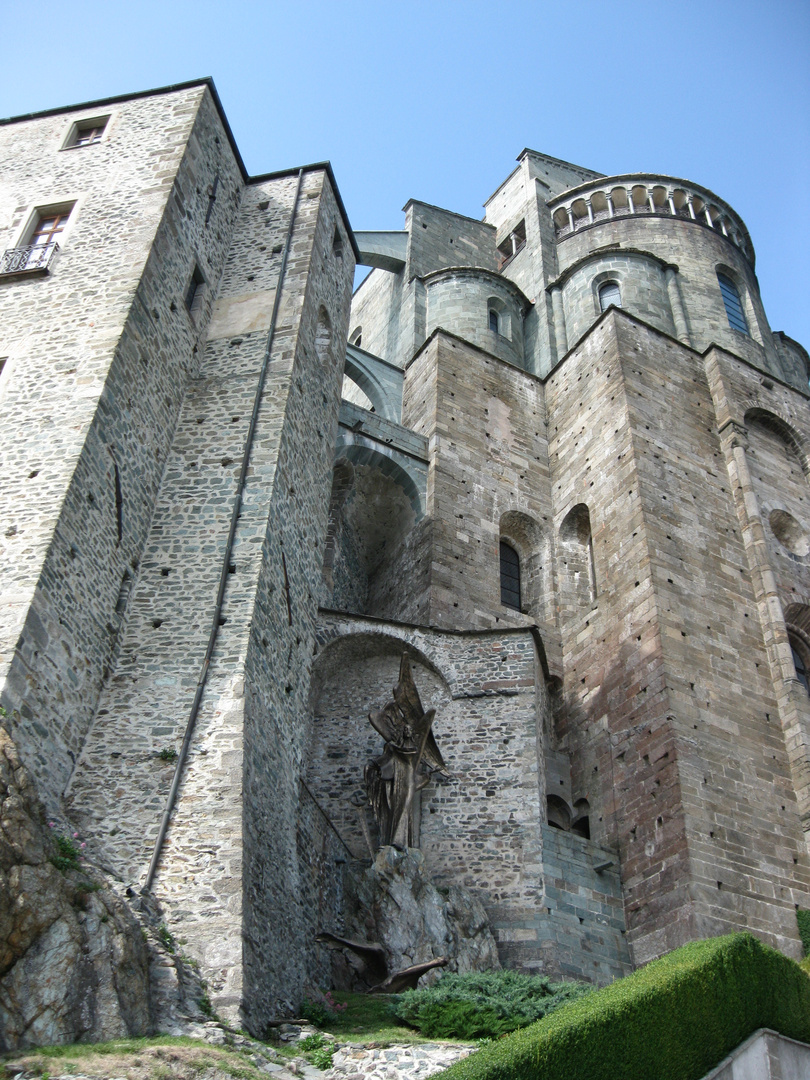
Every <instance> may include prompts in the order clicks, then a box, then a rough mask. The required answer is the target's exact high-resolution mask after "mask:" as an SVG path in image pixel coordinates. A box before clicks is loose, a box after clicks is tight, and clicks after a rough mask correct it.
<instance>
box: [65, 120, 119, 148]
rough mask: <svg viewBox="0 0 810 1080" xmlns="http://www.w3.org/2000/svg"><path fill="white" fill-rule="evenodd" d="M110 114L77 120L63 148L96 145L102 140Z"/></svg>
mask: <svg viewBox="0 0 810 1080" xmlns="http://www.w3.org/2000/svg"><path fill="white" fill-rule="evenodd" d="M109 119H110V118H109V116H94V117H92V118H91V119H87V120H77V121H76V123H75V124H74V125H73V127H72V128H71V129H70V131H69V133H68V137H67V140H66V141H65V145H64V146H63V147H62V149H63V150H71V149H73V148H74V147H77V146H94V145H95V144H96V143H99V142H101V137H102V135H103V134H104V129H105V128H106V127H107V121H108V120H109Z"/></svg>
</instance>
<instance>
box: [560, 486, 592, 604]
mask: <svg viewBox="0 0 810 1080" xmlns="http://www.w3.org/2000/svg"><path fill="white" fill-rule="evenodd" d="M557 561H558V565H559V570H558V574H559V591H560V612H561V614H562V616H563V617H566V618H572V617H574V616H576V615H579V614H582V613H583V612H585V611H587V610H589V609H590V608H591V607H592V606H593V604H594V603H595V602H596V568H595V565H594V557H593V537H592V535H591V516H590V513H589V511H588V507H587V506H586V505H585V503H578V504H577V505H576V506H574V507H572V509H571V510H569V511H568V513H567V514H566V515H565V517H564V518H563V521H562V524H561V525H560V533H559V548H558V559H557Z"/></svg>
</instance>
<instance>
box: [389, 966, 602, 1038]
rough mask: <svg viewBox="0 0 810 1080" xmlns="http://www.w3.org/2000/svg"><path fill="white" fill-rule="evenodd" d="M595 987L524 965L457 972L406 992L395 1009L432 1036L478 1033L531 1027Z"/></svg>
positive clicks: (423, 1032) (422, 1031)
mask: <svg viewBox="0 0 810 1080" xmlns="http://www.w3.org/2000/svg"><path fill="white" fill-rule="evenodd" d="M592 990H593V987H592V986H588V985H585V984H584V983H574V982H568V983H554V982H551V980H550V979H547V978H546V977H545V976H544V975H522V974H521V973H520V972H518V971H471V972H467V973H466V974H464V975H456V974H453V973H452V972H451V973H448V974H447V975H443V976H442V978H441V979H439V981H438V982H437V983H435V984H434V985H433V986H426V987H424V988H423V989H417V990H408V991H407V992H406V993H404V994H401V995H400V997H399V999H398V1000H397V1003H396V1005H395V1006H394V1011H395V1013H396V1015H397V1016H398V1017H399V1018H400V1019H401V1020H404V1021H405V1022H406V1023H408V1024H411V1025H412V1026H413V1027H415V1028H418V1029H419V1030H420V1031H421V1033H422V1034H423V1035H426V1036H427V1037H428V1038H431V1039H450V1038H457V1039H476V1038H480V1037H482V1036H490V1037H491V1036H493V1035H503V1034H505V1033H506V1032H509V1031H515V1030H516V1029H517V1028H521V1027H526V1025H527V1024H531V1023H534V1021H535V1020H539V1019H540V1017H542V1016H547V1015H548V1014H549V1013H550V1012H553V1011H554V1010H555V1009H558V1008H559V1007H560V1006H561V1005H564V1004H566V1002H568V1001H573V1000H574V999H576V998H579V997H582V996H583V995H584V994H589V993H591V992H592Z"/></svg>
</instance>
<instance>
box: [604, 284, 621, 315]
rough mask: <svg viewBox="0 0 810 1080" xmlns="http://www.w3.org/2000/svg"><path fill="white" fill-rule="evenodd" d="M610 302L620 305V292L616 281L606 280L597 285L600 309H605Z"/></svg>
mask: <svg viewBox="0 0 810 1080" xmlns="http://www.w3.org/2000/svg"><path fill="white" fill-rule="evenodd" d="M611 304H613V306H614V307H621V306H622V292H621V289H620V288H619V283H618V282H617V281H606V282H605V284H604V285H600V287H599V309H600V311H607V309H608V308H609V307H610V305H611Z"/></svg>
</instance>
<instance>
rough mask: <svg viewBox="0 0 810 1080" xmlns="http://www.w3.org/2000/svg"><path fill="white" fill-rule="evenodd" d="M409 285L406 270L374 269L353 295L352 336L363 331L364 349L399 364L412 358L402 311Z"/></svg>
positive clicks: (350, 322)
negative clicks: (392, 271)
mask: <svg viewBox="0 0 810 1080" xmlns="http://www.w3.org/2000/svg"><path fill="white" fill-rule="evenodd" d="M409 288H410V286H408V285H407V284H406V282H405V276H404V271H401V272H400V273H399V274H392V273H389V272H388V271H387V270H372V271H371V273H370V274H369V275H368V277H367V278H365V280H364V281H363V282H362V284H361V285H359V286H358V288H357V292H356V293H355V294H354V296H353V297H352V313H351V319H350V321H349V336H350V338H352V339H354V337H355V334H356V332H357V331H358V330H361V331H362V338H363V343H362V348H363V349H364V350H365V351H366V352H370V353H373V354H374V356H380V357H382V359H383V360H387V361H388V362H389V364H396V365H397V366H398V367H401V366H402V365H403V364H404V363H405V362H406V361H407V360H409V359H410V353H409V352H408V345H409V340H408V338H407V332H408V329H407V327H405V326H403V325H402V323H403V316H402V310H401V309H402V304H403V301H404V294H405V292H406V290H408V289H409ZM403 335H404V337H405V340H404V341H403Z"/></svg>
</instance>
